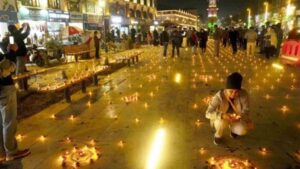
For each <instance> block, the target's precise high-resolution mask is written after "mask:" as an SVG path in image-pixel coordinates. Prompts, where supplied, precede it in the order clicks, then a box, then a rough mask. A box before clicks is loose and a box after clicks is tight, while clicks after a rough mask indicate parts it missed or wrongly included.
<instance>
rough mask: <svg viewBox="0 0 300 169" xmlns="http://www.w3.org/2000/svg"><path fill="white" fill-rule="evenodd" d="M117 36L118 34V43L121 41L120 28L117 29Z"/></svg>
mask: <svg viewBox="0 0 300 169" xmlns="http://www.w3.org/2000/svg"><path fill="white" fill-rule="evenodd" d="M116 34H117V42H120V41H121V32H120V29H119V28H116Z"/></svg>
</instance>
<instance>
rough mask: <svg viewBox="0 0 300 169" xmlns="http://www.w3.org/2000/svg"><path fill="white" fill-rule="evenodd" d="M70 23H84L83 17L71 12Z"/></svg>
mask: <svg viewBox="0 0 300 169" xmlns="http://www.w3.org/2000/svg"><path fill="white" fill-rule="evenodd" d="M70 22H79V23H82V22H83V15H82V14H81V13H77V12H70Z"/></svg>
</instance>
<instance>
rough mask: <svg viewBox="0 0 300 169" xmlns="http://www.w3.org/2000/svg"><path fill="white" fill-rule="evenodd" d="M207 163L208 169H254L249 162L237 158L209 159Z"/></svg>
mask: <svg viewBox="0 0 300 169" xmlns="http://www.w3.org/2000/svg"><path fill="white" fill-rule="evenodd" d="M207 163H208V168H209V169H256V167H255V166H254V164H252V163H251V162H250V161H249V160H242V159H239V158H237V157H228V156H220V157H211V158H210V159H209V160H208V161H207Z"/></svg>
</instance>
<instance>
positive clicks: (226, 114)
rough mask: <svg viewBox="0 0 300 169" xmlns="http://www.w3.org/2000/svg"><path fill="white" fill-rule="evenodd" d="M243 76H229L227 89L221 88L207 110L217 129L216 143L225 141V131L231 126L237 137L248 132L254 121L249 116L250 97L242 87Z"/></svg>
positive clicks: (233, 135) (233, 136)
mask: <svg viewBox="0 0 300 169" xmlns="http://www.w3.org/2000/svg"><path fill="white" fill-rule="evenodd" d="M242 81H243V77H242V75H241V74H240V73H237V72H235V73H232V74H231V75H229V76H228V77H227V83H226V89H224V90H220V91H219V92H218V93H217V94H216V95H215V96H214V97H213V99H212V100H211V102H210V103H209V105H208V108H207V110H206V118H208V119H210V122H211V126H212V127H213V128H214V129H215V135H214V144H216V145H219V144H221V143H222V142H223V140H222V137H223V131H224V130H225V129H226V128H228V127H229V128H230V132H231V134H230V136H231V137H232V138H236V137H238V136H244V135H246V134H247V129H249V128H251V126H252V123H251V120H250V118H249V97H248V93H247V91H246V90H244V89H242V88H241V87H242Z"/></svg>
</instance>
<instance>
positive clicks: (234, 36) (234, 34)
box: [229, 27, 239, 55]
mask: <svg viewBox="0 0 300 169" xmlns="http://www.w3.org/2000/svg"><path fill="white" fill-rule="evenodd" d="M238 39H239V32H238V31H237V30H236V29H234V28H233V27H231V29H230V31H229V40H230V44H231V47H232V54H233V55H235V54H236V53H237V41H238Z"/></svg>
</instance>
